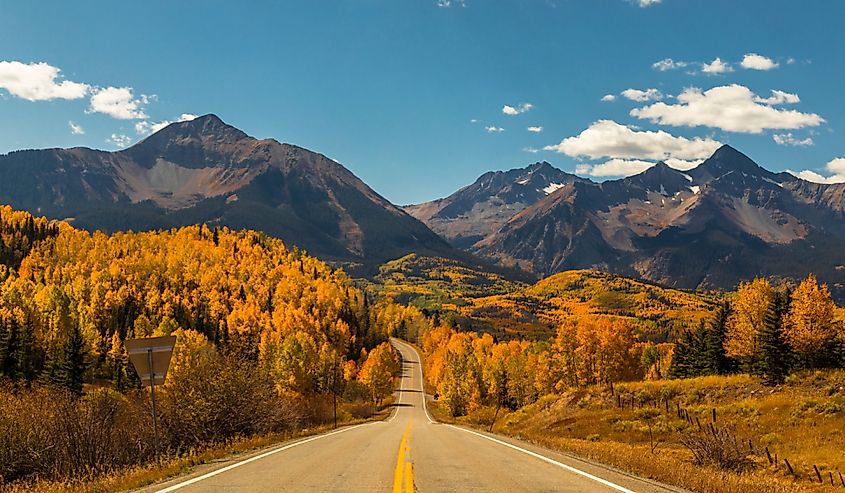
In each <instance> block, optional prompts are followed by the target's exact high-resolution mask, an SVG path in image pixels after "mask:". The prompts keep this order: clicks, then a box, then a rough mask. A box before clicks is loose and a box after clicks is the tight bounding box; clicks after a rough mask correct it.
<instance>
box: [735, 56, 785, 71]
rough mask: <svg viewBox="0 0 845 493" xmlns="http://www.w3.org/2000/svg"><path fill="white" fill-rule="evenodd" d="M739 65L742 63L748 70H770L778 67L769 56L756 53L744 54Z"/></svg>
mask: <svg viewBox="0 0 845 493" xmlns="http://www.w3.org/2000/svg"><path fill="white" fill-rule="evenodd" d="M740 65H742V68H745V69H749V70H772V69H773V68H777V67H778V64H777V63H775V62H774V61H773V60H772V59H771V58H769V57H765V56H763V55H758V54H757V53H748V54H746V55H745V56H744V57H743V58H742V62H741V63H740Z"/></svg>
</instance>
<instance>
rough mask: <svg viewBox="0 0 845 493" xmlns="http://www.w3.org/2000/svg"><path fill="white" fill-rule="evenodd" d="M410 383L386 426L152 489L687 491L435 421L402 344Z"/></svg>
mask: <svg viewBox="0 0 845 493" xmlns="http://www.w3.org/2000/svg"><path fill="white" fill-rule="evenodd" d="M393 344H394V346H395V347H396V348H397V349H398V350H399V352H400V353H401V355H402V359H403V362H402V378H401V384H400V387H399V390H398V391H397V396H396V403H397V405H396V407H395V411H394V413H393V414H392V415H391V416H390V417H389V418H388V419H387V420H385V421H379V422H374V423H367V424H363V425H357V426H350V427H346V428H340V429H338V430H336V431H333V432H330V433H326V434H323V435H317V436H314V437H310V438H305V439H301V440H298V441H293V442H289V443H286V444H282V445H280V446H277V447H275V448H272V449H269V450H266V451H263V452H260V453H256V454H254V455H252V456H249V457H240V458H236V459H233V460H231V461H228V462H224V463H221V464H215V465H213V466H210V467H209V466H207V467H206V468H204V469H201V470H199V471H197V472H194V473H193V474H192V475H189V476H186V477H180V478H177V479H173V480H170V481H169V482H166V483H162V484H158V485H154V486H152V487H150V488H147V489H146V490H145V491H150V492H152V491H158V492H162V493H168V492H171V491H179V492H180V493H182V492H184V493H188V492H274V491H279V492H282V491H283V492H290V491H309V492H310V491H319V492H324V491H325V492H339V491H351V492H389V491H393V492H395V493H402V492H403V491H404V492H406V493H410V492H411V491H418V492H467V491H484V492H517V491H526V492H547V491H561V492H573V493H577V492H632V491H636V492H645V493H651V492H666V491H677V490H674V489H669V488H667V487H663V486H661V485H658V484H655V483H653V482H649V481H645V480H641V479H638V478H635V477H632V476H629V475H626V474H624V473H620V472H618V471H615V470H611V469H608V468H605V467H602V466H599V465H596V464H593V463H589V462H585V461H581V460H578V459H574V458H572V457H569V456H567V455H564V454H560V453H556V452H553V451H550V450H547V449H544V448H541V447H537V446H534V445H531V444H528V443H525V442H521V441H518V440H514V439H510V438H505V437H502V436H499V435H493V434H486V433H482V432H478V431H476V430H471V429H468V428H462V427H457V426H452V425H448V424H440V423H437V422H435V421H434V420H433V419H432V418H431V416H430V415H429V413H428V411H427V409H426V407H425V394H424V393H423V385H422V381H423V379H422V368H421V367H420V358H419V355H418V353H417V351H416V350H415V349H414V348H413V347H412V346H410V345H408V344H405V343H403V342H401V341H398V340H394V341H393Z"/></svg>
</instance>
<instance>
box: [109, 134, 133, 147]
mask: <svg viewBox="0 0 845 493" xmlns="http://www.w3.org/2000/svg"><path fill="white" fill-rule="evenodd" d="M106 143H107V144H112V145H114V146H115V147H117V148H118V149H123V148H124V147H128V146H129V144H131V143H132V138H131V137H129V136H128V135H120V134H111V137H109V138H108V139H106Z"/></svg>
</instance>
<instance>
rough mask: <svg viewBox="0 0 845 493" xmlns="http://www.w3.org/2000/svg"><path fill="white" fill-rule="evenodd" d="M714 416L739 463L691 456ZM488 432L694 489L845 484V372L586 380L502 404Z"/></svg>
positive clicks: (487, 414) (487, 415) (484, 418)
mask: <svg viewBox="0 0 845 493" xmlns="http://www.w3.org/2000/svg"><path fill="white" fill-rule="evenodd" d="M632 402H633V407H632ZM620 403H621V405H622V407H620ZM434 407H436V406H434ZM679 409H680V410H681V415H683V417H679V411H678V410H679ZM435 412H436V413H437V415H438V417H439V418H444V416H443V413H442V412H439V411H438V410H436V409H435ZM687 414H688V415H689V418H687ZM714 414H715V416H716V421H715V428H716V429H717V430H722V431H723V432H724V433H725V434H726V435H727V436H729V437H730V438H729V440H728V442H730V446H729V447H728V448H732V449H735V450H737V451H739V452H740V455H742V456H744V458H743V461H744V464H741V465H740V466H738V467H737V470H735V471H734V470H725V469H720V468H718V467H715V466H712V465H698V464H696V463H695V460H694V455H693V453H692V451H691V449H689V448H687V447H686V446H684V445H683V444H682V441H684V440H687V439H688V438H690V437H697V436H702V435H703V434H705V435H706V434H707V430H708V429H709V426H710V424H711V423H713V416H714ZM492 417H493V409H489V408H481V409H477V410H475V411H474V412H473V413H471V414H470V415H469V416H467V417H463V418H460V419H459V422H461V423H464V424H468V425H471V426H478V427H484V428H487V427H489V425H490V422H491V421H492ZM699 424H700V425H701V427H702V429H703V430H704V431H702V432H700V431H698V430H699ZM493 430H494V431H496V432H499V433H503V434H506V435H510V436H514V437H519V438H523V439H526V440H529V441H532V442H535V443H538V444H541V445H544V446H547V447H550V448H553V449H558V450H564V451H568V452H572V453H575V454H577V455H580V456H584V457H588V458H590V459H594V460H597V461H600V462H604V463H607V464H611V465H614V466H617V467H620V468H622V469H625V470H627V471H630V472H632V473H635V474H638V475H640V476H644V477H648V478H652V479H655V480H658V481H662V482H664V483H668V484H672V485H676V486H681V487H685V488H688V489H690V490H693V491H700V492H707V493H728V492H731V493H745V492H749V493H750V492H762V491H772V492H799V491H845V486H843V484H842V483H841V480H840V478H839V473H840V472H842V473H843V475H845V371H842V370H837V371H824V372H804V373H800V374H796V375H793V376H792V377H790V378H789V380H788V381H787V382H786V384H784V385H782V386H779V387H774V388H772V387H766V386H764V385H762V384H761V382H760V381H759V380H758V379H756V378H754V377H750V376H747V375H736V376H728V377H702V378H695V379H689V380H668V381H657V382H637V383H626V384H618V385H616V386H615V388H614V389H613V393H611V390H610V388H609V387H606V386H601V387H591V388H587V389H582V390H578V391H572V392H568V393H565V394H563V395H553V396H547V397H545V398H542V399H541V400H539V401H538V402H536V403H534V404H532V405H530V406H526V407H525V408H522V409H519V410H517V411H515V412H511V413H502V412H500V414H499V417H498V419H497V420H496V423H495V424H494V426H493ZM749 442H750V443H749ZM767 449H768V455H767V453H766V450H767ZM769 456H771V458H772V462H774V461H775V460H776V463H774V464H772V463H770V461H769ZM784 459H786V460H787V461H789V463H790V467H791V468H792V469H793V472H794V474H793V473H790V472H789V469H788V468H787V466H786V463H785V461H784ZM813 466H816V467H817V468H818V470H819V474H820V475H821V477H822V480H823V484H819V481H818V476H817V473H816V471H815V469H814V467H813ZM831 478H833V482H834V485H835V486H831V485H830V480H831Z"/></svg>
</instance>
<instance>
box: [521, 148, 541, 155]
mask: <svg viewBox="0 0 845 493" xmlns="http://www.w3.org/2000/svg"><path fill="white" fill-rule="evenodd" d="M522 152H527V153H529V154H537V153H538V152H540V149H537V148H535V147H523V148H522Z"/></svg>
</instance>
